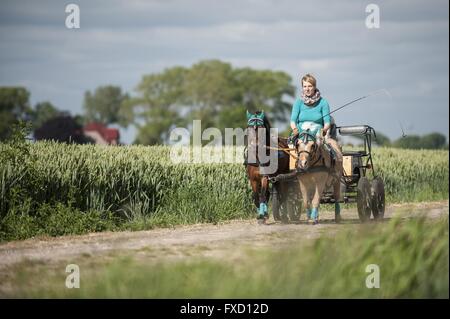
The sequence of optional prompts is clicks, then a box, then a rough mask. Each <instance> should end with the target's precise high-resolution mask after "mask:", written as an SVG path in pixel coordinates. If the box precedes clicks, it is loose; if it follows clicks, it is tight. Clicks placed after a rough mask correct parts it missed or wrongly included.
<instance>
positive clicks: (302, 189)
mask: <svg viewBox="0 0 450 319" xmlns="http://www.w3.org/2000/svg"><path fill="white" fill-rule="evenodd" d="M303 178H304V177H299V178H298V180H299V185H300V192H301V193H302V198H303V206H304V207H305V211H306V218H307V220H310V219H311V201H310V199H309V192H308V187H306V184H305V181H304V180H300V179H303Z"/></svg>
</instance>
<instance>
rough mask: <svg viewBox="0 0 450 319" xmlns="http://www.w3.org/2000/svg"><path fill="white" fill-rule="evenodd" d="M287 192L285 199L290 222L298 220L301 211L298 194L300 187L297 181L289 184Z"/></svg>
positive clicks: (300, 201) (300, 200)
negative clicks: (286, 198)
mask: <svg viewBox="0 0 450 319" xmlns="http://www.w3.org/2000/svg"><path fill="white" fill-rule="evenodd" d="M289 190H290V192H289V194H288V200H287V203H286V204H287V210H288V214H289V219H290V221H291V222H298V221H299V220H300V216H301V212H302V203H303V201H302V198H301V195H300V187H299V186H298V183H297V182H294V183H291V185H289Z"/></svg>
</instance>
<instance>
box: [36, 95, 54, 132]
mask: <svg viewBox="0 0 450 319" xmlns="http://www.w3.org/2000/svg"><path fill="white" fill-rule="evenodd" d="M59 113H60V111H59V110H58V109H57V108H56V107H55V106H54V105H53V104H52V103H50V102H47V101H46V102H40V103H37V104H36V105H35V107H34V109H33V110H32V111H31V121H32V122H33V126H34V127H35V128H38V127H41V126H42V125H43V124H44V123H45V122H46V121H48V120H50V119H52V118H54V117H56V116H57V115H58V114H59Z"/></svg>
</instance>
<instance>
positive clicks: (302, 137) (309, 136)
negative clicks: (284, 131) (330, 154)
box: [297, 130, 322, 168]
mask: <svg viewBox="0 0 450 319" xmlns="http://www.w3.org/2000/svg"><path fill="white" fill-rule="evenodd" d="M309 139H310V140H312V141H313V143H314V150H313V151H307V150H301V151H298V153H297V154H298V158H300V154H302V153H306V154H308V156H309V158H314V156H315V155H316V153H317V151H318V150H319V147H318V145H317V139H316V137H315V136H314V135H312V134H311V133H310V132H309V130H306V131H303V132H301V133H300V135H299V140H300V141H301V142H302V143H303V144H305V146H306V144H307V143H308V141H309ZM321 159H322V154H321V153H320V152H319V156H317V159H316V160H315V161H314V162H313V163H312V164H310V165H309V166H308V168H311V167H314V165H316V164H317V163H318V162H319V161H320V160H321Z"/></svg>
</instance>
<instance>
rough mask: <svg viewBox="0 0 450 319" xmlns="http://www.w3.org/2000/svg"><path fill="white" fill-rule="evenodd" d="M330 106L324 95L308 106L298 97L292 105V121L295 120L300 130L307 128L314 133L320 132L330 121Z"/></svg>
mask: <svg viewBox="0 0 450 319" xmlns="http://www.w3.org/2000/svg"><path fill="white" fill-rule="evenodd" d="M329 113H330V106H329V105H328V102H327V100H325V99H324V98H323V97H322V98H320V100H319V102H317V103H316V104H314V105H313V106H308V105H306V104H304V103H303V101H302V100H301V99H296V100H295V102H294V105H293V106H292V113H291V122H294V123H295V125H296V126H297V128H298V130H299V132H302V131H305V130H307V129H309V130H310V132H311V133H312V134H313V135H316V134H317V133H319V131H320V129H322V128H323V127H324V125H325V124H327V123H328V124H329V123H330V115H329Z"/></svg>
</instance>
